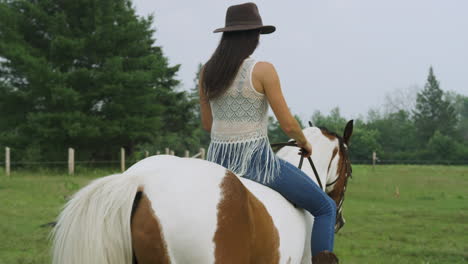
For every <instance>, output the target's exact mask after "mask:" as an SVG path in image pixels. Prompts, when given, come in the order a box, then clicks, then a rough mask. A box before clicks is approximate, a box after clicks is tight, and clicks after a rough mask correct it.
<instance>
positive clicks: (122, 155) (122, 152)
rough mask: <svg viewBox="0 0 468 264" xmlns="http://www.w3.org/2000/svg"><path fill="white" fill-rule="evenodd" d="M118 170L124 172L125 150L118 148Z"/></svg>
mask: <svg viewBox="0 0 468 264" xmlns="http://www.w3.org/2000/svg"><path fill="white" fill-rule="evenodd" d="M120 170H121V171H122V172H124V171H125V149H124V148H120Z"/></svg>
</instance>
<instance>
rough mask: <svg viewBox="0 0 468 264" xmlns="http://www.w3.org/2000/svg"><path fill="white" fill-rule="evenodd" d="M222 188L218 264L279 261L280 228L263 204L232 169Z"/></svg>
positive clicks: (227, 174) (216, 244)
mask: <svg viewBox="0 0 468 264" xmlns="http://www.w3.org/2000/svg"><path fill="white" fill-rule="evenodd" d="M220 187H221V192H222V199H221V201H220V202H219V204H218V226H217V230H216V233H215V235H214V237H213V242H214V243H215V263H217V264H221V263H222V264H231V263H232V264H238V263H246V264H248V263H252V264H275V263H279V259H280V253H279V234H278V230H277V229H276V227H275V225H274V223H273V219H272V218H271V216H270V214H269V213H268V211H267V210H266V208H265V206H264V205H263V203H262V202H260V201H259V200H258V199H257V198H256V197H255V196H254V195H253V194H252V193H251V192H250V191H249V190H247V188H246V187H245V186H244V185H243V184H242V182H241V181H240V180H239V179H238V178H237V176H236V175H234V174H233V173H232V172H230V171H227V172H226V175H225V176H224V179H223V181H222V183H221V185H220Z"/></svg>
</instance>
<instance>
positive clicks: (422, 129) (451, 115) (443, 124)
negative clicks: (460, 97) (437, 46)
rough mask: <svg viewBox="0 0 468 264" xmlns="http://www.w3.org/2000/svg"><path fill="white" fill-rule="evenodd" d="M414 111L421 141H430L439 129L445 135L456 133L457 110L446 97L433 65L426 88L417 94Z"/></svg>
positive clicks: (423, 142)
mask: <svg viewBox="0 0 468 264" xmlns="http://www.w3.org/2000/svg"><path fill="white" fill-rule="evenodd" d="M413 113H414V121H415V125H416V128H417V131H418V136H419V137H420V139H421V140H420V143H422V144H425V143H426V142H428V140H429V139H430V138H431V137H432V135H434V132H435V131H437V130H439V131H440V132H441V133H443V134H444V135H448V136H453V135H454V132H455V126H456V121H457V120H456V116H455V112H454V109H453V107H452V105H451V104H450V102H449V101H448V100H445V99H444V93H443V91H442V90H441V89H440V88H439V82H438V81H437V79H436V77H435V75H434V71H433V69H432V67H431V68H430V69H429V76H428V78H427V83H426V85H425V86H424V89H423V90H422V91H421V92H420V93H418V95H417V99H416V109H415V111H414V112H413Z"/></svg>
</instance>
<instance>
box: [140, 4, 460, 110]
mask: <svg viewBox="0 0 468 264" xmlns="http://www.w3.org/2000/svg"><path fill="white" fill-rule="evenodd" d="M244 2H246V1H237V0H235V1H233V0H231V1H228V0H203V1H193V0H134V5H135V7H136V10H137V12H138V14H139V15H142V16H146V15H148V14H151V13H152V14H154V15H155V19H154V28H155V29H156V30H157V31H156V33H155V38H156V44H157V45H158V46H162V47H163V52H164V54H165V55H166V56H167V57H168V58H169V62H170V64H171V65H175V64H181V68H180V71H179V74H178V78H179V79H180V80H181V81H182V87H183V88H184V89H189V88H191V87H193V78H194V77H195V72H196V69H197V65H198V64H199V63H203V62H205V61H206V60H207V59H208V58H209V57H210V55H211V54H212V52H213V51H214V49H215V48H216V46H217V44H218V41H219V38H220V36H221V35H220V34H214V33H212V31H213V30H214V29H216V28H218V27H223V26H224V19H225V13H226V9H227V7H228V6H230V5H233V4H239V3H244ZM255 3H256V4H257V5H258V7H259V10H260V14H261V16H262V18H263V23H264V24H271V25H275V26H276V28H277V31H276V32H275V33H273V34H270V35H262V37H261V39H260V46H259V48H258V49H257V51H256V52H255V53H254V57H255V58H256V59H258V60H263V61H269V62H271V63H273V64H274V65H275V67H276V69H277V71H278V73H279V76H280V79H281V84H282V88H283V91H284V94H285V97H286V100H287V102H288V104H289V106H290V108H291V110H292V111H293V113H295V114H299V115H300V116H301V117H306V118H308V117H310V116H311V115H312V113H313V112H314V111H315V110H320V111H322V112H323V113H328V112H329V111H330V110H331V109H332V108H334V107H336V106H339V107H340V109H341V111H342V113H343V114H344V115H345V116H346V117H347V118H355V117H358V116H359V115H364V116H366V114H367V111H368V110H369V109H370V108H376V107H379V106H381V105H382V104H383V102H384V97H385V95H386V94H388V93H391V92H392V91H394V90H397V89H406V88H408V87H412V86H413V87H414V86H415V85H417V86H419V87H423V86H424V83H425V81H426V77H427V74H428V69H429V66H430V65H432V66H433V67H434V72H435V74H436V76H437V78H438V79H439V81H440V83H441V88H442V89H443V90H451V91H456V92H458V93H461V94H464V95H468V1H467V0H391V1H388V0H387V1H383V0H380V1H379V0H320V1H319V0H295V1H277V0H276V1H273V0H268V1H267V0H259V1H255Z"/></svg>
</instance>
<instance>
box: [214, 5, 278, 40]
mask: <svg viewBox="0 0 468 264" xmlns="http://www.w3.org/2000/svg"><path fill="white" fill-rule="evenodd" d="M252 29H260V34H270V33H273V32H275V30H276V28H275V27H274V26H264V25H263V23H262V18H261V17H260V13H259V12H258V8H257V5H256V4H254V3H245V4H241V5H233V6H230V7H229V8H228V10H227V12H226V26H225V27H223V28H218V29H216V30H215V31H213V32H214V33H218V32H228V31H241V30H252Z"/></svg>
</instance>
